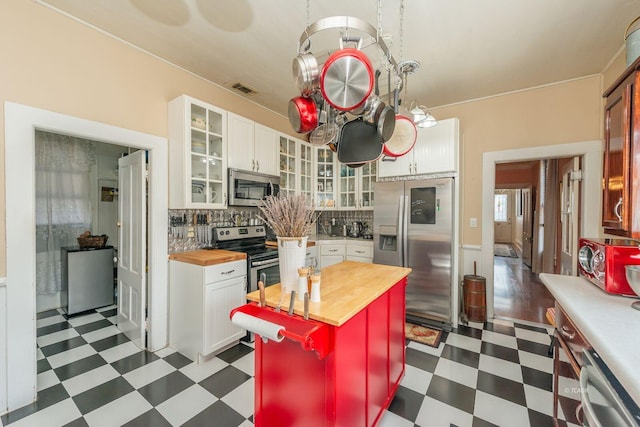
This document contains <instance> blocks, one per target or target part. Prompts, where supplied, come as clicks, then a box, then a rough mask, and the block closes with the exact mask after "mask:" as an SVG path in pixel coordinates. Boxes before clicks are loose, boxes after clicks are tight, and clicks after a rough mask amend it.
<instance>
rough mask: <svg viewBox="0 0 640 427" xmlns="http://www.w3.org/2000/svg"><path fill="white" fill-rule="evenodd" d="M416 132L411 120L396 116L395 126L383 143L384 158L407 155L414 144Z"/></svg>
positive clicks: (399, 115)
mask: <svg viewBox="0 0 640 427" xmlns="http://www.w3.org/2000/svg"><path fill="white" fill-rule="evenodd" d="M417 136H418V132H417V130H416V125H414V124H413V120H411V119H410V118H408V117H407V116H403V115H402V114H396V126H395V129H394V131H393V135H391V138H389V140H387V141H386V142H385V143H384V147H383V149H382V150H383V151H384V154H385V155H386V156H389V157H400V156H404V155H405V154H407V153H408V152H409V151H411V149H412V148H413V146H414V145H415V143H416V138H417Z"/></svg>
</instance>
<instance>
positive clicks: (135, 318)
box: [118, 150, 147, 349]
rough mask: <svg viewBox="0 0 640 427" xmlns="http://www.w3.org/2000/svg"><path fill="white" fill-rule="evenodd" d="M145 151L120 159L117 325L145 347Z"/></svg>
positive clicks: (136, 342)
mask: <svg viewBox="0 0 640 427" xmlns="http://www.w3.org/2000/svg"><path fill="white" fill-rule="evenodd" d="M144 164H145V151H144V150H139V151H136V152H135V153H133V154H130V155H128V156H126V157H122V158H120V159H119V160H118V187H119V188H118V218H119V219H120V228H119V243H120V245H119V248H118V328H119V329H120V330H121V331H122V332H124V334H125V335H126V336H127V337H128V338H129V339H130V340H131V341H132V342H133V343H134V344H135V345H137V346H138V347H140V348H142V349H144V348H146V342H145V341H146V340H145V320H146V319H145V317H146V316H145V307H146V303H147V292H146V252H147V248H146V228H147V224H146V217H147V215H146V180H145V168H144Z"/></svg>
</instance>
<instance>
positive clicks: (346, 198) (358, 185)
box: [337, 162, 377, 210]
mask: <svg viewBox="0 0 640 427" xmlns="http://www.w3.org/2000/svg"><path fill="white" fill-rule="evenodd" d="M339 171H340V173H339V176H338V178H337V180H338V208H339V209H348V210H352V209H363V210H370V209H373V191H374V187H375V182H376V172H377V163H376V162H371V163H366V164H364V165H363V166H361V167H359V168H350V167H348V166H347V165H345V164H340V165H339Z"/></svg>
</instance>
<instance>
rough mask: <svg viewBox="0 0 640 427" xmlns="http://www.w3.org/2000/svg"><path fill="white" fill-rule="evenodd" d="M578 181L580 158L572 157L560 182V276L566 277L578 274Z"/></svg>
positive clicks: (563, 171)
mask: <svg viewBox="0 0 640 427" xmlns="http://www.w3.org/2000/svg"><path fill="white" fill-rule="evenodd" d="M580 181H581V172H580V158H578V157H574V158H573V159H572V160H571V161H570V162H568V163H567V164H565V165H564V166H563V167H562V178H561V181H560V203H561V205H560V226H561V251H560V274H564V275H566V276H575V275H577V274H578V264H577V263H576V256H577V253H578V223H579V220H578V217H579V214H580V209H579V206H580V205H579V200H578V197H579V195H580Z"/></svg>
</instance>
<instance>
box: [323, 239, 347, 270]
mask: <svg viewBox="0 0 640 427" xmlns="http://www.w3.org/2000/svg"><path fill="white" fill-rule="evenodd" d="M345 255H346V246H345V244H344V243H329V244H326V243H321V244H320V268H326V267H329V266H330V265H333V264H337V263H339V262H342V261H344V259H345Z"/></svg>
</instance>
